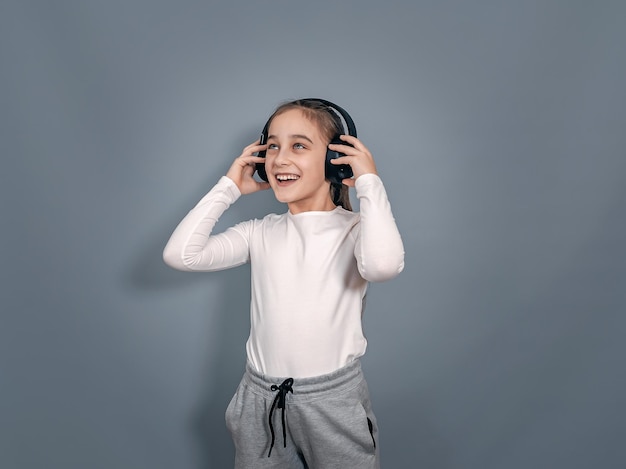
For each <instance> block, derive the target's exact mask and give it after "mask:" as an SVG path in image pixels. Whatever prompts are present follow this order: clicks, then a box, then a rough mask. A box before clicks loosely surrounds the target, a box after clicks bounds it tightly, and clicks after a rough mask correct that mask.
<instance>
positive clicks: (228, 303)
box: [129, 203, 250, 469]
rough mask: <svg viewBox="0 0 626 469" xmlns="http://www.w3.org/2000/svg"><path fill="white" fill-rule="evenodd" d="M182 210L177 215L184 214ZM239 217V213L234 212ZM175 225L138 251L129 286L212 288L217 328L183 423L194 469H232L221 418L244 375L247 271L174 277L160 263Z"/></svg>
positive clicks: (210, 307) (209, 309) (211, 306)
mask: <svg viewBox="0 0 626 469" xmlns="http://www.w3.org/2000/svg"><path fill="white" fill-rule="evenodd" d="M192 206H193V203H192V204H187V208H185V209H182V210H179V213H182V214H184V213H186V210H188V209H189V208H190V207H192ZM237 215H239V213H237ZM178 221H179V220H178V219H176V220H175V221H173V222H171V221H169V222H168V223H167V227H163V228H161V229H158V230H154V231H153V233H158V234H159V236H154V237H152V238H151V240H150V242H149V243H146V245H144V246H143V248H142V249H140V252H139V254H138V257H137V259H136V261H135V262H134V264H133V267H132V270H131V272H130V273H129V282H130V284H131V285H132V286H133V288H136V289H138V290H141V291H144V292H145V291H148V292H150V291H163V290H165V291H175V290H178V289H181V288H183V289H184V288H186V287H188V286H193V285H196V284H197V283H198V282H201V283H208V282H210V283H211V285H212V288H211V290H212V291H218V292H220V294H219V295H218V296H215V295H212V296H211V297H210V298H209V297H208V296H207V299H206V304H207V314H210V315H211V327H213V328H218V330H219V333H218V334H211V336H212V337H213V339H212V342H211V347H210V353H209V354H207V356H206V357H205V365H204V366H203V367H202V370H203V374H204V376H203V379H201V382H202V387H201V389H198V391H197V394H196V395H198V396H200V398H199V401H198V402H197V403H196V404H195V406H194V408H193V410H192V413H191V415H190V416H189V419H188V429H189V431H190V434H189V437H190V439H191V440H192V441H193V445H194V447H195V450H196V458H195V460H196V461H197V468H198V469H214V468H224V467H232V465H233V461H234V446H233V443H232V440H231V437H230V434H229V433H228V430H227V429H226V425H225V422H224V413H225V411H226V407H227V405H228V402H229V401H230V399H231V397H232V396H233V394H234V393H235V390H236V387H237V385H238V384H239V381H240V380H241V377H242V375H243V372H244V370H245V363H246V361H245V360H246V354H245V342H246V339H247V337H248V334H249V330H250V320H249V307H250V269H249V266H247V265H244V266H240V267H237V268H234V269H230V270H224V271H220V272H215V273H193V272H178V271H176V270H174V269H172V268H170V267H168V266H167V265H166V264H165V263H164V262H163V259H162V252H163V248H164V246H165V244H166V242H167V239H168V238H169V236H170V234H171V232H172V230H173V227H174V226H175V224H176V223H177V222H178Z"/></svg>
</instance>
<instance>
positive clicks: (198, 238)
mask: <svg viewBox="0 0 626 469" xmlns="http://www.w3.org/2000/svg"><path fill="white" fill-rule="evenodd" d="M240 196H241V193H240V192H239V189H238V188H237V185H236V184H235V183H234V182H233V181H232V180H231V179H230V178H228V177H226V176H223V177H222V178H220V180H219V181H218V183H217V184H216V185H215V186H214V187H213V188H212V189H211V190H210V191H209V193H208V194H206V195H205V196H204V197H203V198H202V199H201V200H200V202H198V204H197V205H196V206H195V207H194V208H193V209H192V210H191V211H190V212H189V213H188V214H187V215H186V216H185V218H183V220H182V221H181V222H180V223H179V224H178V226H177V227H176V229H175V230H174V232H173V233H172V236H171V237H170V239H169V241H168V242H167V244H166V246H165V249H164V250H163V260H164V261H165V263H166V264H167V265H169V266H170V267H173V268H174V269H177V270H184V271H198V272H209V271H216V270H223V269H228V268H230V267H236V266H238V265H241V264H245V263H246V262H247V261H248V259H249V244H248V239H247V237H246V234H247V233H248V228H249V227H248V226H246V225H247V224H250V223H251V222H244V223H240V224H238V225H236V226H235V227H231V228H228V229H227V230H226V231H224V232H223V233H220V234H217V235H211V232H212V231H213V228H214V227H215V224H216V223H217V220H218V219H219V217H220V216H221V215H222V214H223V213H224V211H226V209H227V208H228V207H230V205H231V204H233V203H234V202H235V201H236V200H237V199H238V198H239V197H240Z"/></svg>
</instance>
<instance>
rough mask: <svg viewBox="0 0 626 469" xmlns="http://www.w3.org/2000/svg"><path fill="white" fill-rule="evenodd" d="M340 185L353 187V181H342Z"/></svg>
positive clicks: (348, 179) (349, 179)
mask: <svg viewBox="0 0 626 469" xmlns="http://www.w3.org/2000/svg"><path fill="white" fill-rule="evenodd" d="M341 183H342V184H344V185H346V186H348V187H354V179H352V178H347V179H342V180H341Z"/></svg>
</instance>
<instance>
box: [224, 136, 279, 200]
mask: <svg viewBox="0 0 626 469" xmlns="http://www.w3.org/2000/svg"><path fill="white" fill-rule="evenodd" d="M266 149H267V145H259V140H257V141H256V142H254V143H252V144H250V145H248V146H247V147H246V148H244V149H243V152H242V153H241V155H239V156H238V157H237V158H236V159H235V161H233V164H232V165H231V167H230V169H229V170H228V172H227V173H226V177H228V178H230V179H232V180H233V182H234V183H235V184H237V188H238V189H239V192H241V194H242V195H245V194H252V193H253V192H257V191H261V190H265V189H269V188H270V185H269V183H268V182H265V181H257V180H256V179H254V172H255V171H256V164H257V163H263V162H265V158H261V157H260V156H254V155H253V153H257V152H259V151H262V150H266Z"/></svg>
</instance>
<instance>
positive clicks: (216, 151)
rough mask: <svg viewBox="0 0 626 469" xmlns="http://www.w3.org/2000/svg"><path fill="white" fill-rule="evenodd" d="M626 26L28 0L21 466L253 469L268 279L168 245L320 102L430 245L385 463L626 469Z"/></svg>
mask: <svg viewBox="0 0 626 469" xmlns="http://www.w3.org/2000/svg"><path fill="white" fill-rule="evenodd" d="M624 24H626V3H624V2H621V1H617V0H616V1H596V2H583V1H560V2H559V1H518V2H512V1H500V2H496V1H473V2H471V1H461V0H458V1H440V2H436V1H416V2H409V1H406V2H402V1H386V2H373V1H348V2H332V1H317V2H304V1H252V0H248V1H243V2H242V1H231V2H216V1H215V2H208V1H200V0H178V1H173V0H172V1H164V0H161V1H148V0H123V1H122V0H108V1H78V0H76V1H67V0H66V1H61V0H59V1H55V2H44V1H40V2H36V1H18V0H8V1H7V0H4V1H3V2H2V4H1V6H0V54H1V55H0V58H1V62H0V66H1V71H0V93H1V95H0V97H1V103H0V108H1V111H0V112H1V122H0V124H1V125H0V145H1V148H0V149H1V152H2V170H1V171H0V184H1V189H0V190H1V194H0V195H1V197H0V200H1V204H2V230H1V233H2V235H1V236H2V242H1V249H2V252H1V253H0V254H1V256H2V279H1V285H2V287H1V288H2V296H1V298H2V304H1V307H2V310H1V316H0V321H1V322H0V467H2V469H31V468H33V469H34V468H63V469H83V468H110V469H126V468H128V469H130V468H133V469H134V468H144V467H146V468H147V467H150V468H153V469H158V468H173V467H176V468H179V469H201V468H202V469H205V468H226V467H230V465H231V461H232V452H233V450H232V444H231V442H230V438H229V436H228V434H227V431H226V430H225V428H224V425H223V413H224V410H225V408H226V405H227V403H228V400H229V399H230V397H231V395H232V393H233V391H234V389H235V386H236V385H237V383H238V381H239V378H240V376H241V374H242V372H243V365H244V342H245V339H246V337H247V332H248V327H249V322H248V317H247V306H248V297H249V285H248V275H249V270H248V267H246V266H244V267H240V268H237V269H234V270H231V271H226V272H221V273H218V274H185V273H180V272H175V271H172V270H170V269H168V268H167V267H166V266H165V265H164V264H163V263H162V260H161V251H162V248H163V245H164V244H165V242H166V240H167V238H168V236H169V234H170V233H171V231H172V229H173V228H174V226H175V225H176V224H177V223H178V221H179V220H180V219H181V218H182V217H183V216H184V214H185V213H186V212H187V210H189V209H190V208H191V207H192V206H193V204H195V202H196V201H197V200H198V199H199V198H200V197H201V196H202V195H203V194H204V193H205V192H206V191H207V190H208V189H209V188H210V187H211V186H212V184H213V183H214V182H215V181H216V180H217V179H218V177H219V176H220V175H222V174H224V173H225V171H226V170H227V168H228V167H229V165H230V162H231V160H232V159H233V158H235V157H236V156H238V155H239V153H240V151H241V149H242V148H243V147H244V146H245V145H247V144H248V143H250V142H251V141H252V140H254V139H255V138H256V136H257V135H258V133H259V131H260V129H261V127H262V125H263V123H264V122H265V119H266V118H267V116H268V114H269V113H270V112H271V110H272V109H273V108H274V107H275V106H276V105H277V104H279V103H280V102H281V101H283V100H284V99H289V98H296V97H303V96H319V97H324V98H327V99H330V100H332V101H335V102H337V103H339V104H340V105H342V106H344V107H345V108H346V109H347V110H349V111H350V113H351V114H352V116H353V118H354V119H355V121H356V123H357V127H358V129H359V135H360V136H361V137H362V139H363V141H364V142H365V143H366V144H367V145H368V146H369V147H370V149H371V150H372V152H373V154H374V155H375V157H376V158H377V162H378V166H379V171H380V174H381V176H382V178H383V180H384V181H385V183H386V186H387V188H388V192H389V196H390V199H391V201H392V205H393V207H394V213H395V215H396V218H397V222H398V225H399V227H400V230H401V232H402V234H403V239H404V242H405V247H406V269H405V271H404V272H403V273H402V275H401V276H400V277H398V278H397V279H395V280H393V281H391V282H388V283H384V284H376V285H373V286H372V288H371V290H370V295H369V298H368V307H367V311H366V317H365V330H366V334H367V336H368V339H369V341H370V346H369V349H368V353H367V354H366V357H365V360H364V366H365V368H366V373H367V376H368V378H369V383H370V388H371V391H372V397H373V400H374V406H375V410H376V413H377V415H378V419H379V422H380V425H381V427H382V434H381V447H382V458H383V467H385V468H405V467H428V468H442V469H443V468H477V469H486V468H507V469H516V468H528V467H533V468H557V467H568V468H591V467H601V468H624V467H626V455H625V450H624V438H625V437H626V418H625V415H624V414H625V411H624V408H625V406H626V379H625V371H624V356H625V354H626V341H624V335H625V332H626V317H625V315H624V312H625V306H626V298H625V291H626V288H624V286H625V284H626V282H625V280H626V266H625V257H626V255H625V251H624V240H625V239H626V217H625V216H624V215H625V210H624V202H625V200H626V158H625V154H626V151H625V148H626V132H625V129H626V93H625V90H626V86H625V85H624V84H625V83H626V59H625V55H626V54H625V45H626V29H625V28H624ZM276 210H279V211H282V210H284V209H283V207H281V206H280V205H278V204H277V203H276V202H275V200H274V199H273V196H272V194H271V193H270V192H266V193H263V194H256V195H254V196H249V197H246V198H243V199H241V200H240V201H238V202H237V204H236V205H235V206H234V207H233V208H232V209H231V210H230V211H229V212H228V214H227V215H226V216H225V217H224V219H223V220H222V221H221V222H220V228H224V227H226V226H228V225H229V224H231V223H234V222H236V221H240V220H244V219H248V218H251V217H260V216H263V215H264V214H266V213H268V212H270V211H276ZM294 346H297V344H294Z"/></svg>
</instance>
